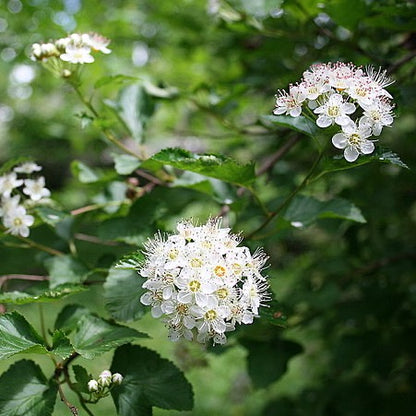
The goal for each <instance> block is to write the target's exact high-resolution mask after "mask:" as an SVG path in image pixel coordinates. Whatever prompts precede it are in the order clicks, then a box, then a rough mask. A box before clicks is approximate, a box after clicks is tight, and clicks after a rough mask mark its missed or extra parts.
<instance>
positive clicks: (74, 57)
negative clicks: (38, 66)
mask: <svg viewBox="0 0 416 416" xmlns="http://www.w3.org/2000/svg"><path fill="white" fill-rule="evenodd" d="M109 43H110V40H109V39H107V38H105V37H103V36H101V35H99V34H97V33H72V34H70V35H68V36H67V37H65V38H61V39H58V40H56V41H54V42H48V43H34V44H33V45H32V59H33V60H34V61H43V62H46V61H48V60H49V59H59V60H61V61H63V62H69V63H71V64H89V63H91V62H94V57H93V56H92V55H91V53H92V52H102V53H105V54H109V53H110V52H111V50H110V49H108V48H107V46H108V45H109Z"/></svg>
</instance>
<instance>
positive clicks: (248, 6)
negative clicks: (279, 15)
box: [237, 0, 283, 19]
mask: <svg viewBox="0 0 416 416" xmlns="http://www.w3.org/2000/svg"><path fill="white" fill-rule="evenodd" d="M237 3H238V5H239V8H241V9H242V10H243V11H244V12H245V13H247V14H248V15H250V16H253V17H256V18H259V19H265V18H266V17H269V16H270V14H271V12H272V11H273V10H276V9H278V8H279V7H280V6H281V5H282V3H283V0H256V1H253V0H238V1H237Z"/></svg>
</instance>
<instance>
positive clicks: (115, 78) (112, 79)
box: [94, 74, 138, 88]
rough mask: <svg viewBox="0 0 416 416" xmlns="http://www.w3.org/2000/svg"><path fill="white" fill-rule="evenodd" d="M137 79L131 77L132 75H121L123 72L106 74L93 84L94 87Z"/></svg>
mask: <svg viewBox="0 0 416 416" xmlns="http://www.w3.org/2000/svg"><path fill="white" fill-rule="evenodd" d="M137 80H138V78H137V77H132V76H128V75H123V74H117V75H108V76H105V77H101V78H99V79H98V80H97V81H96V83H95V84H94V88H101V87H104V86H105V85H108V84H113V85H118V84H124V83H126V82H132V81H137Z"/></svg>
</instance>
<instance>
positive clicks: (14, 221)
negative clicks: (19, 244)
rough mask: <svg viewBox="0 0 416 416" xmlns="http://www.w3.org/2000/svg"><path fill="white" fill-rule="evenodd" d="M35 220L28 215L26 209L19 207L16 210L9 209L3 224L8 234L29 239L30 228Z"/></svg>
mask: <svg viewBox="0 0 416 416" xmlns="http://www.w3.org/2000/svg"><path fill="white" fill-rule="evenodd" d="M34 222H35V219H34V218H33V217H32V216H31V215H28V214H27V213H26V209H25V208H24V207H23V206H21V205H18V206H16V207H15V208H14V209H9V210H8V211H7V213H6V215H5V216H4V217H3V224H4V226H5V227H6V228H7V232H9V233H10V234H12V235H21V236H22V237H28V235H29V227H30V226H31V225H33V223H34Z"/></svg>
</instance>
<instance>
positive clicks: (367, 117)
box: [362, 100, 394, 136]
mask: <svg viewBox="0 0 416 416" xmlns="http://www.w3.org/2000/svg"><path fill="white" fill-rule="evenodd" d="M363 108H364V116H363V117H362V118H363V120H364V122H366V123H368V124H369V125H370V126H371V128H372V130H373V134H374V136H379V135H380V134H381V131H382V129H383V127H384V126H390V125H391V124H392V123H393V120H394V119H393V115H392V110H393V107H392V106H391V105H390V104H389V103H388V101H387V100H375V101H374V102H373V103H372V104H371V105H368V106H367V105H365V106H363Z"/></svg>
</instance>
